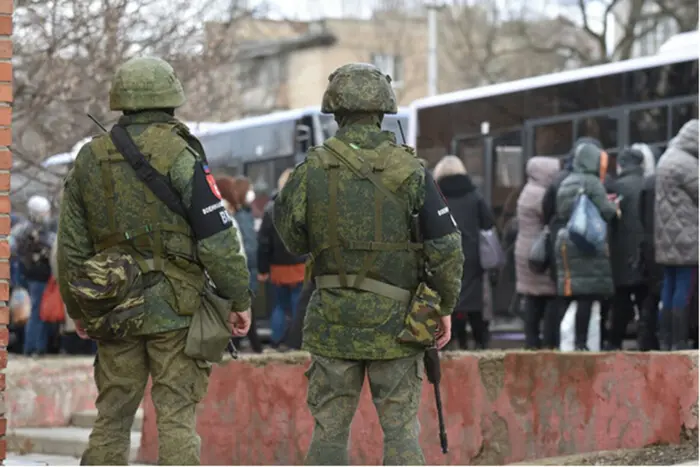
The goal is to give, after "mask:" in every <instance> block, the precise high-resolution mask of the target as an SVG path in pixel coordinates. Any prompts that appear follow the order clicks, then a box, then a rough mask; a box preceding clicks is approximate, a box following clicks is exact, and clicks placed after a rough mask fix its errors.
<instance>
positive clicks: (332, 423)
mask: <svg viewBox="0 0 700 467" xmlns="http://www.w3.org/2000/svg"><path fill="white" fill-rule="evenodd" d="M365 374H367V376H368V378H369V387H370V391H371V393H372V401H373V402H374V406H375V408H376V409H377V414H378V415H379V424H380V425H381V427H382V431H383V432H384V465H424V464H425V457H424V456H423V450H422V449H421V447H420V444H419V443H418V434H419V432H420V426H419V424H418V406H419V404H420V397H421V388H422V382H423V374H424V366H423V354H422V353H421V354H419V355H416V356H411V357H407V358H399V359H396V360H367V361H363V360H340V359H335V358H326V357H320V356H317V355H314V356H312V360H311V366H309V369H308V370H307V372H306V376H307V378H308V379H309V389H308V395H307V403H308V406H309V410H310V411H311V415H313V417H314V419H315V422H316V423H315V425H314V431H313V436H312V437H311V445H310V446H309V452H308V453H307V455H306V460H305V463H306V465H348V463H349V460H348V440H349V438H350V423H351V422H352V418H353V416H354V415H355V411H356V410H357V405H358V403H359V401H360V392H361V391H362V385H363V383H364V381H365Z"/></svg>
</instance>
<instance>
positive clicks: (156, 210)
mask: <svg viewBox="0 0 700 467" xmlns="http://www.w3.org/2000/svg"><path fill="white" fill-rule="evenodd" d="M176 131H177V132H178V133H181V132H182V128H180V127H179V125H175V124H173V123H152V124H149V126H148V127H147V128H146V129H145V130H144V131H143V132H142V133H141V134H139V135H138V136H135V137H133V135H132V137H133V140H134V142H135V143H136V145H137V146H138V147H139V148H140V149H141V152H142V153H143V154H144V156H145V157H146V159H147V160H148V161H149V162H150V164H151V165H152V166H153V168H155V169H156V170H157V171H158V172H160V173H162V174H167V173H168V172H169V171H170V168H171V166H172V164H173V162H174V156H175V155H177V154H180V153H181V152H182V151H183V150H185V149H187V148H188V144H187V141H185V139H183V138H182V137H180V136H179V135H178V134H176ZM185 131H186V130H185ZM188 135H189V133H187V135H182V136H188ZM189 136H190V137H189V138H188V140H190V139H193V140H194V141H195V142H196V143H197V144H198V141H197V140H196V139H194V137H192V136H191V135H189ZM90 148H91V150H92V152H93V154H94V155H95V157H96V162H97V164H98V165H99V173H100V177H99V178H100V179H101V180H99V183H98V180H95V183H94V184H86V186H85V190H86V191H88V192H89V193H88V196H84V197H86V198H88V199H89V200H90V201H91V203H86V209H87V210H88V219H89V222H88V224H89V230H90V234H91V236H92V238H93V239H94V246H95V250H96V252H98V253H99V252H102V251H104V250H107V249H110V248H117V249H119V250H122V251H125V252H128V253H130V254H131V255H132V256H133V257H134V259H135V260H136V262H137V263H138V265H139V267H140V269H141V271H142V272H143V273H144V274H147V273H150V272H161V273H162V274H164V275H165V277H166V278H167V279H168V280H169V281H170V283H171V285H172V289H173V292H174V295H175V297H174V298H175V301H176V302H175V303H169V304H170V305H171V307H172V308H173V309H174V310H176V311H177V312H178V313H179V314H182V315H189V314H192V311H193V309H194V307H195V306H196V305H195V304H197V303H198V302H199V296H200V293H201V291H202V290H203V288H204V281H205V275H204V271H203V269H202V267H201V266H200V265H199V263H198V261H197V258H196V243H195V239H194V235H193V233H192V231H191V229H190V227H189V225H188V223H187V221H186V220H185V219H183V218H182V217H181V216H179V215H177V214H175V213H174V212H173V211H171V210H170V209H169V208H168V207H167V206H166V205H165V204H164V203H163V202H162V201H160V200H159V199H158V198H157V197H156V196H155V195H154V194H153V192H152V191H151V190H150V189H149V188H148V187H147V186H146V185H145V184H144V183H143V182H141V181H140V180H139V179H138V178H137V176H136V173H135V172H134V170H133V168H132V167H131V166H130V165H129V163H128V162H126V161H125V160H124V157H123V156H122V155H121V154H120V153H119V152H118V151H117V149H116V148H115V146H114V144H113V143H112V141H111V139H110V137H109V136H108V135H103V136H100V137H98V138H95V139H94V140H93V141H92V142H91V144H90ZM198 149H201V145H200V146H199V148H198ZM98 200H101V201H102V202H101V203H100V202H99V201H98ZM91 210H94V211H95V213H94V214H93V215H92V216H91V215H90V211H91ZM100 219H101V220H105V221H106V222H100Z"/></svg>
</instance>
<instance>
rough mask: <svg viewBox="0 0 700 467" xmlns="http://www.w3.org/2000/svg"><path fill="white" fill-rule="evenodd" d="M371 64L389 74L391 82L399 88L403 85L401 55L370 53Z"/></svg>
mask: <svg viewBox="0 0 700 467" xmlns="http://www.w3.org/2000/svg"><path fill="white" fill-rule="evenodd" d="M371 61H372V64H373V65H374V66H376V67H377V68H379V69H380V70H382V73H385V74H387V75H389V76H391V84H392V85H393V86H394V87H396V88H400V87H401V86H403V57H401V56H400V55H391V54H372V57H371Z"/></svg>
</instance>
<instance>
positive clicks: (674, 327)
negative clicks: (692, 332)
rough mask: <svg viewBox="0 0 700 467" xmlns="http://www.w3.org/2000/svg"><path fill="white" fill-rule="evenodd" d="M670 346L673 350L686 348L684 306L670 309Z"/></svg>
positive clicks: (686, 313)
mask: <svg viewBox="0 0 700 467" xmlns="http://www.w3.org/2000/svg"><path fill="white" fill-rule="evenodd" d="M671 316H672V317H673V322H672V323H671V348H672V349H673V350H687V349H688V334H689V329H688V312H687V310H685V308H681V309H674V310H671Z"/></svg>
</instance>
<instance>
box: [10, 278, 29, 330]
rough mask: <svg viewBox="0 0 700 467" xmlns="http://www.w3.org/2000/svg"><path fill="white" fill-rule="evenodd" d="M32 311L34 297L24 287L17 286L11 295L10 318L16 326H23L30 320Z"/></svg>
mask: <svg viewBox="0 0 700 467" xmlns="http://www.w3.org/2000/svg"><path fill="white" fill-rule="evenodd" d="M31 313H32V298H31V297H30V296H29V292H27V289H25V288H24V287H16V288H15V289H14V290H13V291H12V296H11V297H10V319H11V320H12V324H14V325H15V326H22V325H24V324H26V322H27V321H29V316H30V315H31Z"/></svg>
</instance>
